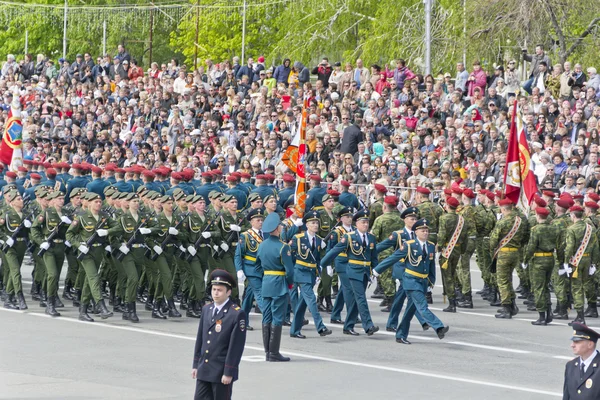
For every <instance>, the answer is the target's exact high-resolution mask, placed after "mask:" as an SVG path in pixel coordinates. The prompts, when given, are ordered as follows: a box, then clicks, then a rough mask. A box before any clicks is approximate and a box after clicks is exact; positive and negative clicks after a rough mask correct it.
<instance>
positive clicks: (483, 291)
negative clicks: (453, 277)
mask: <svg viewBox="0 0 600 400" xmlns="http://www.w3.org/2000/svg"><path fill="white" fill-rule="evenodd" d="M489 290H490V287H489V286H488V284H487V283H484V284H483V289H481V290H478V291H476V292H475V294H480V295H482V296H483V295H484V294H486V293H487V292H489Z"/></svg>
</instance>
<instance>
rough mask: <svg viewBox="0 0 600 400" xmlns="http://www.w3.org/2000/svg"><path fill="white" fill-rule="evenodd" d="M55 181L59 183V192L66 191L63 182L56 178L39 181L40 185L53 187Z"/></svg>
mask: <svg viewBox="0 0 600 400" xmlns="http://www.w3.org/2000/svg"><path fill="white" fill-rule="evenodd" d="M56 182H59V183H60V188H59V189H58V190H60V191H61V192H63V193H65V192H66V191H67V189H66V188H65V184H64V183H62V182H60V181H58V180H56V179H45V180H43V181H41V182H40V185H42V186H51V187H54V186H56Z"/></svg>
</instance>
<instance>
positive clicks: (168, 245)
mask: <svg viewBox="0 0 600 400" xmlns="http://www.w3.org/2000/svg"><path fill="white" fill-rule="evenodd" d="M173 246H175V243H167V245H166V246H165V247H173Z"/></svg>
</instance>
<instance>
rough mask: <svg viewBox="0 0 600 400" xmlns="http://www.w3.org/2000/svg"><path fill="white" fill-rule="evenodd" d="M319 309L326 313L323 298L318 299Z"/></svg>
mask: <svg viewBox="0 0 600 400" xmlns="http://www.w3.org/2000/svg"><path fill="white" fill-rule="evenodd" d="M317 308H318V309H319V311H321V312H325V310H326V308H325V306H324V305H323V296H318V297H317Z"/></svg>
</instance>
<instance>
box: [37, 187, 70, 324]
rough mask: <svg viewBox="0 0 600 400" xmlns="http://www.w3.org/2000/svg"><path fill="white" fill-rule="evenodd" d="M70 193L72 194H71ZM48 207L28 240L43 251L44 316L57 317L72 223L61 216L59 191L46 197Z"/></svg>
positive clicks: (67, 218) (60, 193)
mask: <svg viewBox="0 0 600 400" xmlns="http://www.w3.org/2000/svg"><path fill="white" fill-rule="evenodd" d="M71 193H72V192H71ZM48 201H49V203H50V204H49V205H50V207H48V208H47V209H46V211H45V212H43V213H42V214H40V215H39V216H38V217H37V218H36V219H35V221H34V223H33V226H32V227H31V231H30V235H29V237H30V239H31V240H32V241H33V242H34V243H35V244H36V245H37V246H38V248H39V249H40V251H43V255H42V257H43V260H44V265H45V266H46V276H47V279H48V283H47V286H46V287H47V294H48V300H47V302H46V311H45V312H46V314H48V315H50V316H52V317H59V316H60V313H59V312H57V311H56V306H57V300H58V281H59V279H60V272H61V270H62V266H63V263H64V261H65V235H66V233H67V229H69V226H70V225H71V223H72V222H73V221H72V220H71V219H70V218H69V217H67V216H66V215H62V207H63V206H64V202H65V196H64V194H63V193H62V192H60V191H55V192H52V193H50V194H49V195H48Z"/></svg>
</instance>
